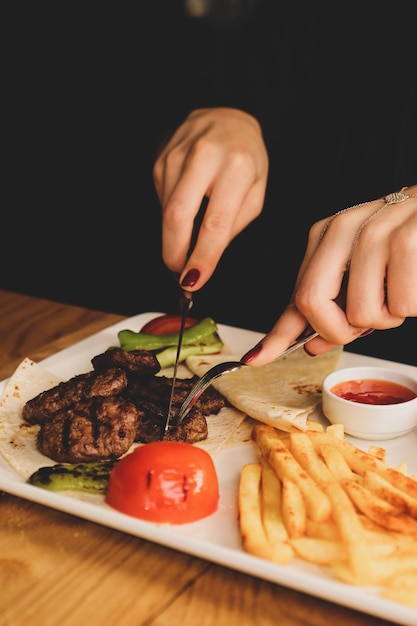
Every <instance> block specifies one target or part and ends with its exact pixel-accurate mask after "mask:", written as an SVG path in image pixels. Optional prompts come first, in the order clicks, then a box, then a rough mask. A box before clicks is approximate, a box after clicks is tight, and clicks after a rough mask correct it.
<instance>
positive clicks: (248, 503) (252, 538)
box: [238, 463, 271, 560]
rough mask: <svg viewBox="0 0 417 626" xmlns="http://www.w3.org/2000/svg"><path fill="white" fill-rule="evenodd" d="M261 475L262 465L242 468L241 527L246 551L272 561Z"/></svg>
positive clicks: (239, 498)
mask: <svg viewBox="0 0 417 626" xmlns="http://www.w3.org/2000/svg"><path fill="white" fill-rule="evenodd" d="M261 475H262V465H261V463H247V464H246V465H244V466H243V467H242V470H241V473H240V481H239V492H238V511H239V526H240V534H241V538H242V546H243V548H244V550H246V552H249V554H253V555H255V556H259V557H260V558H263V559H268V560H270V559H271V550H270V545H269V541H268V538H267V536H266V533H265V530H264V527H263V524H262V513H261V498H260V488H261Z"/></svg>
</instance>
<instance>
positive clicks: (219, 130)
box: [153, 108, 269, 291]
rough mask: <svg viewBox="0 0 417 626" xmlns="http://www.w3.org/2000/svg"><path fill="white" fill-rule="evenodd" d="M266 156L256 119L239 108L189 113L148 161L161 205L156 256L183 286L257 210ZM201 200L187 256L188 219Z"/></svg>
mask: <svg viewBox="0 0 417 626" xmlns="http://www.w3.org/2000/svg"><path fill="white" fill-rule="evenodd" d="M268 166H269V160H268V155H267V151H266V147H265V144H264V140H263V137H262V131H261V128H260V126H259V124H258V122H257V120H256V119H255V118H254V117H252V116H251V115H249V114H247V113H245V112H244V111H240V110H238V109H229V108H212V109H198V110H196V111H193V112H192V113H191V114H190V115H189V116H188V117H187V118H186V120H185V121H184V123H183V124H182V125H181V126H180V127H179V128H178V129H177V131H176V132H175V133H174V135H173V136H172V137H171V139H170V140H169V142H168V143H167V145H166V146H165V147H164V148H163V150H162V152H161V153H160V155H159V156H158V158H157V160H156V162H155V164H154V170H153V175H154V182H155V187H156V191H157V194H158V197H159V199H160V202H161V205H162V258H163V261H164V263H165V265H166V266H167V267H168V268H169V269H170V270H171V271H172V272H174V273H176V274H178V275H179V282H180V284H181V285H182V286H183V287H186V288H187V289H188V288H189V289H190V291H196V290H198V289H200V288H201V287H202V286H203V285H204V284H205V283H206V282H207V281H208V279H209V278H210V276H211V275H212V274H213V272H214V270H215V268H216V266H217V263H218V262H219V260H220V257H221V256H222V254H223V252H224V250H225V249H226V247H227V246H228V245H229V243H230V242H231V241H232V240H233V238H234V237H236V235H238V234H239V233H240V232H241V231H242V230H243V229H244V228H245V227H246V226H247V225H248V224H249V223H250V222H252V221H253V220H254V219H255V218H256V217H258V216H259V215H260V213H261V211H262V208H263V202H264V195H265V189H266V183H267V176H268ZM204 197H206V198H208V204H207V208H206V211H205V215H204V218H203V220H202V223H201V226H200V229H199V232H198V233H197V238H196V242H195V246H194V249H193V250H192V251H191V253H190V256H189V258H188V259H187V255H188V253H189V248H190V244H191V240H192V236H193V225H194V219H195V217H196V216H197V214H198V212H199V209H200V206H201V203H202V201H203V198H204Z"/></svg>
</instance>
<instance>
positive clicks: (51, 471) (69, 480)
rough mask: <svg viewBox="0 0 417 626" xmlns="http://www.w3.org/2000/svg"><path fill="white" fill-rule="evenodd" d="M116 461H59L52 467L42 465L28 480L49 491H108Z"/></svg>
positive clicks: (31, 483)
mask: <svg viewBox="0 0 417 626" xmlns="http://www.w3.org/2000/svg"><path fill="white" fill-rule="evenodd" d="M114 464H115V461H96V462H92V463H57V464H56V465H51V466H50V467H40V468H39V469H38V470H37V471H36V472H34V473H33V474H32V475H31V476H29V478H28V479H27V482H28V483H29V484H30V485H34V486H35V487H42V488H43V489H48V490H49V491H83V492H86V493H98V494H100V493H103V494H104V493H106V491H107V485H108V482H109V474H110V471H111V470H112V468H113V466H114Z"/></svg>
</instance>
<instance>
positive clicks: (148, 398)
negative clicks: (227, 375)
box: [123, 376, 225, 443]
mask: <svg viewBox="0 0 417 626" xmlns="http://www.w3.org/2000/svg"><path fill="white" fill-rule="evenodd" d="M197 379H198V378H197V376H194V377H193V378H187V379H177V380H176V384H175V390H174V396H173V399H172V408H171V416H174V415H176V413H177V412H178V410H179V408H180V406H181V404H182V403H183V401H184V400H185V398H186V397H187V395H188V393H189V392H190V391H191V388H192V387H193V385H194V383H195V382H196V380H197ZM171 387H172V378H168V377H163V376H154V377H153V378H151V379H149V380H147V381H146V384H145V383H144V381H143V380H141V379H134V380H131V381H129V384H128V386H127V387H126V389H125V390H124V392H123V394H124V396H125V397H127V398H129V399H131V400H132V401H133V402H134V403H135V405H136V407H137V408H138V411H139V421H138V439H137V440H138V441H142V442H146V443H150V442H152V441H160V440H161V439H162V438H164V435H165V439H167V440H171V441H186V442H187V443H196V442H197V441H203V440H204V439H206V438H207V435H208V427H207V421H206V419H205V418H206V416H207V415H213V414H214V415H215V414H217V413H218V412H219V411H220V409H222V408H223V407H224V406H225V401H224V398H223V396H221V395H220V394H219V393H218V392H217V391H216V390H215V389H214V387H209V388H208V389H206V390H205V392H204V393H203V394H201V396H200V397H199V399H198V400H197V402H196V403H195V405H194V406H193V407H192V409H191V411H190V412H189V413H188V415H187V416H186V417H185V418H184V420H183V421H182V422H181V424H180V425H179V426H178V427H176V428H174V427H171V426H170V427H169V428H168V432H167V433H166V434H165V433H164V429H165V422H166V415H167V413H166V412H167V407H168V403H169V397H170V394H171Z"/></svg>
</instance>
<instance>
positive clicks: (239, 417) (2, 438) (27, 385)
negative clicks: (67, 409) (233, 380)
mask: <svg viewBox="0 0 417 626" xmlns="http://www.w3.org/2000/svg"><path fill="white" fill-rule="evenodd" d="M179 374H180V376H179V377H181V378H190V377H192V376H193V374H192V372H191V371H190V370H189V369H188V368H186V366H185V365H182V367H181V369H180V371H179ZM160 375H163V376H172V372H171V371H170V370H168V369H165V370H161V372H160ZM62 380H63V379H62V378H59V377H58V376H56V375H55V374H52V373H51V372H48V371H46V370H45V369H43V368H42V367H41V366H40V365H39V364H37V363H35V362H34V361H32V360H31V359H28V358H26V359H24V360H23V361H22V362H21V363H20V365H19V366H18V367H17V368H16V370H15V371H14V373H13V374H12V376H11V377H10V378H9V380H8V382H7V383H6V386H5V388H4V391H3V394H2V396H1V398H0V453H1V454H2V456H3V457H4V458H5V459H6V461H7V462H8V463H9V464H10V465H11V466H12V468H13V469H14V470H15V471H16V472H17V474H18V475H19V476H21V477H22V478H24V479H25V480H27V479H28V478H29V476H31V475H32V474H33V473H34V472H35V471H36V470H38V469H39V468H40V467H48V466H51V465H55V464H56V461H54V460H53V459H50V458H49V457H47V456H45V455H43V454H41V453H40V452H39V450H38V448H37V443H36V440H37V434H38V431H39V428H40V427H39V425H37V424H34V425H31V424H28V423H27V422H25V421H24V420H23V417H22V411H23V406H24V405H25V403H26V402H27V401H28V400H30V399H31V398H34V397H35V396H37V395H38V394H39V393H41V392H42V391H45V390H47V389H51V388H52V387H55V385H57V384H58V383H60V382H62ZM245 418H246V414H245V413H243V412H242V411H239V410H238V409H235V408H233V407H224V408H223V409H221V411H219V413H218V414H217V415H209V416H207V418H206V419H207V427H208V436H207V438H206V439H205V440H204V441H200V442H198V443H196V444H194V445H196V446H198V447H200V448H203V449H204V450H206V451H207V452H209V453H210V454H211V455H212V456H215V455H216V454H217V453H218V452H219V451H220V450H221V449H222V448H223V447H224V446H226V445H227V442H228V440H229V439H230V438H231V437H232V436H233V434H234V433H235V431H236V429H238V427H239V426H240V424H241V423H242V422H244V420H245ZM138 445H143V444H140V443H134V444H133V445H132V446H131V448H130V449H129V451H128V452H127V454H128V453H129V452H131V451H132V450H134V448H136V447H137V446H138Z"/></svg>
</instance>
